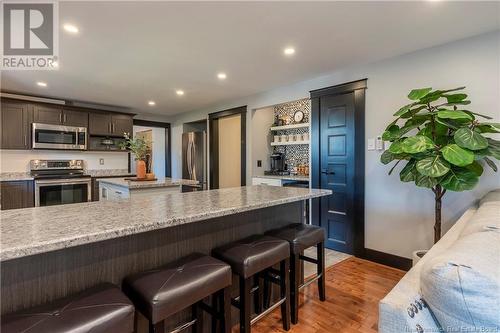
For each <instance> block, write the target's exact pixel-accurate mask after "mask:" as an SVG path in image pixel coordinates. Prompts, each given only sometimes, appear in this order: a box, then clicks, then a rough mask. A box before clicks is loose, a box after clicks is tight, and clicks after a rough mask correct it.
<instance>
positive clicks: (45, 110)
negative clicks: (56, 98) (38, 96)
mask: <svg viewBox="0 0 500 333" xmlns="http://www.w3.org/2000/svg"><path fill="white" fill-rule="evenodd" d="M33 122H34V123H42V124H52V125H61V124H62V123H63V113H62V107H60V106H45V105H34V107H33Z"/></svg>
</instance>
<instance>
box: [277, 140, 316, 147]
mask: <svg viewBox="0 0 500 333" xmlns="http://www.w3.org/2000/svg"><path fill="white" fill-rule="evenodd" d="M308 144H309V141H291V142H271V146H294V145H308Z"/></svg>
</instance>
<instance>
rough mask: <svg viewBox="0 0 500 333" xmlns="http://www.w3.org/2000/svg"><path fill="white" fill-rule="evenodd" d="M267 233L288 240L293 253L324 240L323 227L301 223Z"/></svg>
mask: <svg viewBox="0 0 500 333" xmlns="http://www.w3.org/2000/svg"><path fill="white" fill-rule="evenodd" d="M267 235H270V236H273V237H276V238H280V239H284V240H286V241H288V243H290V251H291V252H292V253H294V254H298V253H301V252H303V251H304V250H305V249H307V248H310V247H311V246H315V245H317V244H318V243H321V242H324V241H325V229H323V228H320V227H318V226H315V225H308V224H302V223H297V224H292V225H290V226H287V227H284V228H281V229H277V230H273V231H270V232H268V233H267Z"/></svg>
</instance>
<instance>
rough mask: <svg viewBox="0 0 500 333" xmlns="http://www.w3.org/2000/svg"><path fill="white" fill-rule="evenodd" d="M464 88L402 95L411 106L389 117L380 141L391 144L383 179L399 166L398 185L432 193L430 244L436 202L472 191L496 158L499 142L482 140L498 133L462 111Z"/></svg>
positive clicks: (437, 224)
mask: <svg viewBox="0 0 500 333" xmlns="http://www.w3.org/2000/svg"><path fill="white" fill-rule="evenodd" d="M464 88H465V87H460V88H456V89H449V90H432V88H423V89H415V90H412V91H411V92H410V94H409V95H408V98H409V99H410V100H411V103H409V104H407V105H405V106H403V107H402V108H401V109H399V111H398V112H396V113H395V114H394V116H395V117H396V119H394V120H393V121H392V122H391V123H390V124H389V125H388V126H387V128H386V130H385V132H384V134H383V136H382V138H383V139H384V140H385V141H390V142H391V143H392V144H391V146H390V148H389V149H388V150H386V151H384V153H383V154H382V156H381V162H382V163H383V164H389V163H391V162H393V161H394V162H396V163H395V164H394V166H393V167H392V168H391V170H390V171H389V174H391V173H392V172H393V171H394V169H395V167H396V166H397V165H398V164H399V163H401V162H403V163H404V167H403V168H402V169H401V171H400V173H399V178H400V180H401V181H402V182H414V183H415V185H416V186H418V187H424V188H428V189H430V190H431V191H432V192H433V193H434V201H435V209H434V210H435V212H434V213H435V214H434V215H435V221H434V243H437V242H438V241H439V239H440V238H441V202H442V199H443V196H444V194H445V193H446V191H454V192H462V191H467V190H471V189H473V188H474V186H476V184H477V183H478V181H479V178H480V177H481V175H482V173H483V167H485V166H488V167H490V168H491V169H493V170H494V171H495V172H496V171H497V166H496V164H495V162H493V160H492V159H497V160H498V159H500V141H497V140H495V139H493V138H491V137H488V136H489V135H490V134H491V133H500V124H499V123H495V122H491V121H488V120H489V119H491V117H488V116H485V115H481V114H479V113H475V112H472V111H469V110H467V109H466V107H465V106H466V105H468V104H470V101H469V100H467V95H466V94H464V93H463V92H462V90H463V89H464ZM481 118H483V119H487V121H486V122H482V121H480V120H479V119H481ZM422 252H424V253H425V251H422Z"/></svg>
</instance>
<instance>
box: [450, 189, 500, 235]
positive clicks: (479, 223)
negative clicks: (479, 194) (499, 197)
mask: <svg viewBox="0 0 500 333" xmlns="http://www.w3.org/2000/svg"><path fill="white" fill-rule="evenodd" d="M491 193H494V192H490V193H489V194H488V195H487V196H486V197H488V196H489V195H490V194H491ZM499 194H500V192H499ZM485 230H493V231H497V232H500V201H484V200H481V206H480V207H479V209H478V210H477V212H476V214H474V216H473V217H472V218H471V219H470V221H469V223H467V225H466V226H465V228H464V229H463V230H462V233H461V235H460V237H463V236H467V235H470V234H473V233H475V232H480V231H485Z"/></svg>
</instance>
